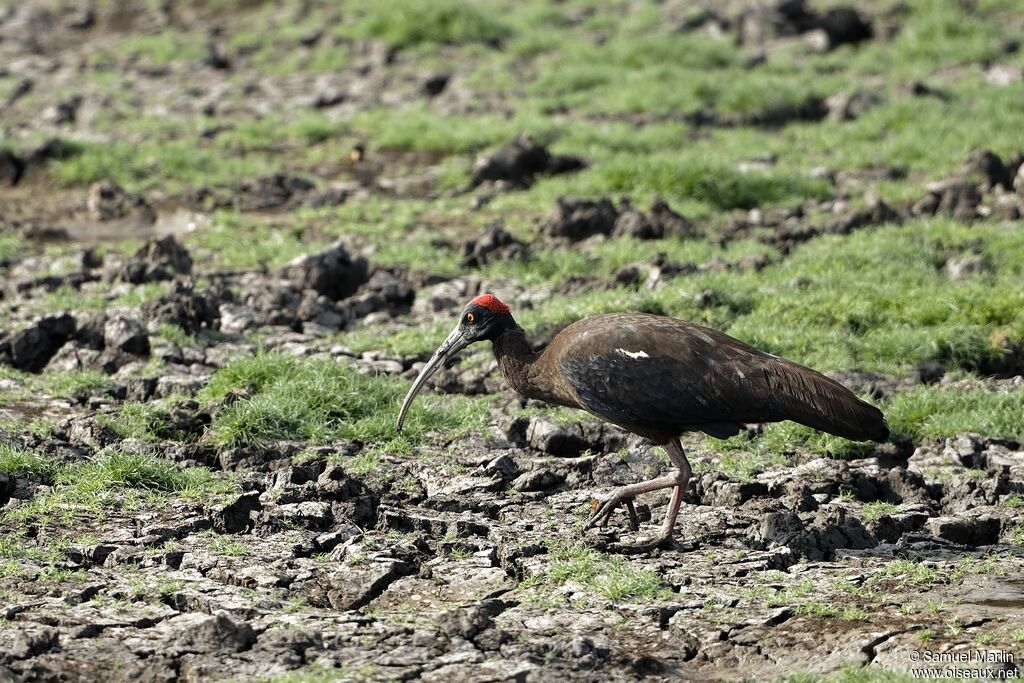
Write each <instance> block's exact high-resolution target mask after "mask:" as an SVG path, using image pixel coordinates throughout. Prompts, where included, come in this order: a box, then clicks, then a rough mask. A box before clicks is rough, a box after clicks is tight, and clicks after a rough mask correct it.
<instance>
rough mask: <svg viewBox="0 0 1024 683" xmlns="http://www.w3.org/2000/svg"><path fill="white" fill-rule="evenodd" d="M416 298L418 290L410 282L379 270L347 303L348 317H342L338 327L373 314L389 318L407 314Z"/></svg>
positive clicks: (345, 308)
mask: <svg viewBox="0 0 1024 683" xmlns="http://www.w3.org/2000/svg"><path fill="white" fill-rule="evenodd" d="M415 297H416V290H415V288H413V286H412V284H411V283H410V282H409V281H408V280H405V279H402V278H400V277H398V276H396V275H395V274H394V273H391V272H389V271H387V270H383V269H380V268H378V269H376V270H374V271H373V275H371V276H370V279H369V280H368V281H367V282H366V284H364V285H363V286H362V287H361V288H360V290H359V292H358V293H357V294H356V295H355V296H353V297H351V298H349V299H347V300H346V301H345V306H344V310H345V312H346V313H347V315H342V318H343V320H340V321H339V322H338V325H339V326H344V325H345V323H346V322H347V319H348V318H365V317H366V316H368V315H370V314H371V313H381V314H386V315H387V316H388V317H391V316H395V315H399V314H402V313H407V312H408V311H409V309H410V308H411V307H412V304H413V301H414V299H415Z"/></svg>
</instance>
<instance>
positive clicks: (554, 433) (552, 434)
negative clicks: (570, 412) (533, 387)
mask: <svg viewBox="0 0 1024 683" xmlns="http://www.w3.org/2000/svg"><path fill="white" fill-rule="evenodd" d="M526 441H527V443H529V445H530V446H532V447H533V448H536V449H537V450H539V451H543V452H545V453H550V454H551V455H558V456H562V457H570V458H575V457H578V456H579V455H580V454H582V453H583V452H584V451H588V450H593V449H594V448H595V444H594V443H592V442H591V441H589V440H588V439H586V438H585V437H584V435H583V428H582V427H580V425H578V424H571V425H563V424H558V423H555V422H552V421H551V420H550V419H548V418H545V417H542V416H534V417H533V418H531V419H530V423H529V425H528V426H527V428H526Z"/></svg>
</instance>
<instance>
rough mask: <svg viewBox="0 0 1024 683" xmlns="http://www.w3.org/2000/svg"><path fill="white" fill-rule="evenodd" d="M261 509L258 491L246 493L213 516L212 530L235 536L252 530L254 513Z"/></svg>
mask: <svg viewBox="0 0 1024 683" xmlns="http://www.w3.org/2000/svg"><path fill="white" fill-rule="evenodd" d="M262 509H263V504H262V503H261V502H260V492H259V491H246V492H245V493H243V494H242V495H240V496H239V497H238V498H236V499H235V500H234V501H233V502H231V503H229V504H228V505H225V506H224V507H223V508H221V509H220V510H219V511H216V512H215V513H214V515H213V528H214V529H216V530H218V531H220V532H222V533H227V534H237V533H240V532H242V531H245V530H247V529H250V528H252V525H253V517H254V513H256V512H259V511H260V510H262Z"/></svg>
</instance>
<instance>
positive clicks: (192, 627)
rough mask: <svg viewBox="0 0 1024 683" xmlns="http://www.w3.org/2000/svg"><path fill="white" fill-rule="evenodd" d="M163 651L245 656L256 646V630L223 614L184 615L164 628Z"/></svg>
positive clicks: (164, 624) (165, 624) (173, 619)
mask: <svg viewBox="0 0 1024 683" xmlns="http://www.w3.org/2000/svg"><path fill="white" fill-rule="evenodd" d="M160 629H161V631H162V632H163V634H164V645H163V647H164V648H166V649H167V650H170V651H173V652H177V653H180V654H207V653H226V652H242V651H244V650H248V649H249V648H250V647H252V645H253V644H254V643H255V642H256V633H255V631H253V629H252V626H250V625H249V624H247V623H246V622H244V621H235V620H233V619H232V618H231V617H229V616H228V615H227V613H226V612H223V611H220V612H216V613H214V614H201V613H192V614H188V613H187V614H181V615H179V616H176V617H174V618H172V619H169V620H167V621H165V622H164V623H163V624H161V625H160Z"/></svg>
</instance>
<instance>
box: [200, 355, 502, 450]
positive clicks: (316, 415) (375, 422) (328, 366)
mask: <svg viewBox="0 0 1024 683" xmlns="http://www.w3.org/2000/svg"><path fill="white" fill-rule="evenodd" d="M406 388H407V386H406V384H405V383H404V382H397V381H395V380H393V379H388V378H384V377H371V376H367V375H363V374H360V373H358V372H356V371H355V370H354V369H352V368H350V367H347V366H345V365H342V364H340V363H338V362H335V361H332V360H321V359H318V360H303V359H297V358H292V357H289V356H283V355H280V354H276V353H268V352H259V353H257V354H255V355H254V356H252V357H250V358H244V359H241V360H238V361H235V362H234V363H231V364H229V365H228V366H226V367H225V368H223V369H221V370H220V371H218V372H217V374H216V375H214V377H213V378H212V379H211V380H210V382H209V384H207V386H206V387H204V389H203V390H202V391H201V392H200V395H199V398H200V400H201V401H205V402H209V403H212V402H216V401H222V400H224V399H225V398H227V397H228V396H229V394H232V393H234V392H242V393H243V394H244V395H245V396H244V397H243V398H238V399H235V400H229V401H226V402H225V403H224V405H222V407H221V408H220V410H219V411H218V412H217V414H216V415H215V417H214V420H213V425H212V427H211V431H210V438H211V439H212V440H213V442H214V443H216V444H218V445H221V446H259V445H262V444H265V443H266V442H268V441H270V440H274V439H304V440H308V441H312V442H316V443H323V442H326V441H329V440H331V439H339V438H341V439H352V440H356V441H361V442H376V446H377V447H378V448H382V449H385V450H389V449H396V450H399V451H402V452H405V451H408V449H409V448H410V446H411V445H412V443H413V442H414V441H416V440H418V439H419V438H420V437H421V436H422V434H423V433H425V432H426V431H427V430H448V431H449V432H452V433H461V432H464V431H465V430H467V429H472V428H477V427H480V426H482V424H483V420H484V418H485V416H486V414H487V404H486V402H485V401H483V400H471V399H467V398H464V397H451V398H448V399H446V406H445V408H443V409H442V408H440V407H438V406H435V405H434V403H433V402H432V401H431V400H430V399H429V397H426V396H424V397H420V400H419V401H418V402H417V404H416V405H415V406H414V408H413V410H412V411H411V412H410V414H409V417H408V420H407V422H406V425H405V427H404V431H403V432H402V434H401V435H398V434H396V433H395V424H394V423H395V418H396V416H397V412H398V408H399V405H400V404H401V401H402V398H403V397H404V395H405V391H406Z"/></svg>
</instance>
